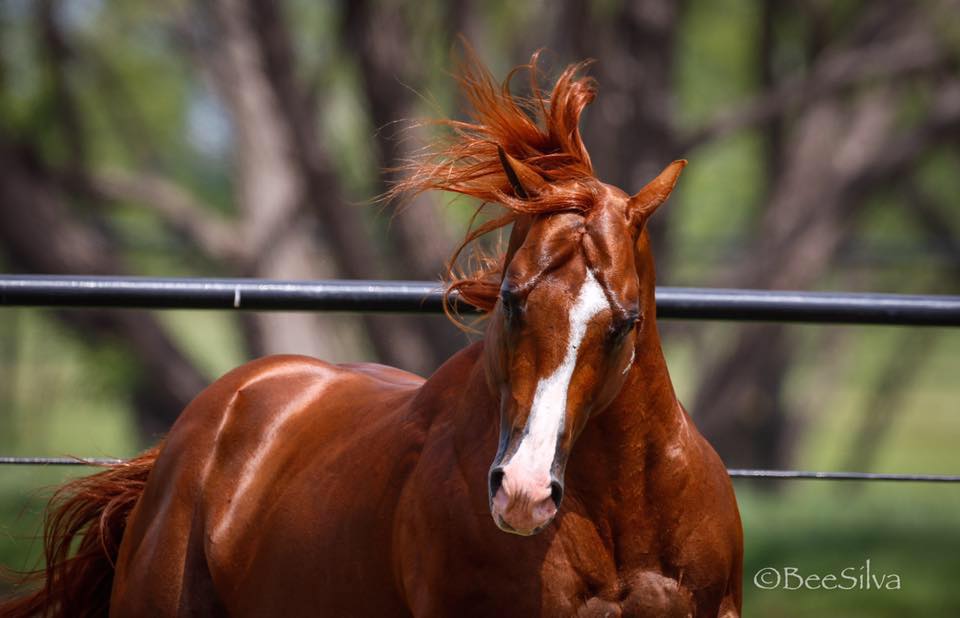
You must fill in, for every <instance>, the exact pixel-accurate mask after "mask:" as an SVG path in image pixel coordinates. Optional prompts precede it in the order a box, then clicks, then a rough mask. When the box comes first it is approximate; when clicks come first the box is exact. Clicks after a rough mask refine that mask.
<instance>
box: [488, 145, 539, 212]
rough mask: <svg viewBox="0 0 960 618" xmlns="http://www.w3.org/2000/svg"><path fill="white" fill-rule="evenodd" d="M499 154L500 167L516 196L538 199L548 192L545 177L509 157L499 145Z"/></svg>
mask: <svg viewBox="0 0 960 618" xmlns="http://www.w3.org/2000/svg"><path fill="white" fill-rule="evenodd" d="M497 154H498V155H499V156H500V165H502V166H503V172H504V173H505V174H506V175H507V180H508V181H509V182H510V186H511V187H512V188H513V193H514V195H516V196H517V197H519V198H520V199H523V200H525V199H528V198H531V197H536V196H538V195H540V194H541V193H543V192H544V191H545V190H546V188H547V181H546V180H544V179H543V176H541V175H540V174H538V173H536V172H535V171H533V170H532V169H530V168H529V167H528V166H526V165H524V164H523V163H521V162H520V161H517V160H516V159H514V158H513V157H511V156H510V155H508V154H507V152H506V151H505V150H504V149H503V146H500V145H499V144H498V145H497Z"/></svg>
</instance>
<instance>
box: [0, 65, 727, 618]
mask: <svg viewBox="0 0 960 618" xmlns="http://www.w3.org/2000/svg"><path fill="white" fill-rule="evenodd" d="M526 69H527V70H528V71H529V72H530V74H531V84H532V94H531V96H530V97H527V98H520V97H517V96H514V95H512V94H511V93H510V91H509V81H510V80H509V79H508V80H507V82H505V83H504V85H503V86H498V85H497V84H495V83H494V81H493V80H492V78H491V77H490V75H489V73H488V72H487V71H486V69H484V68H483V67H482V66H481V65H480V64H479V62H477V61H476V60H474V59H470V60H468V61H467V63H466V64H465V66H464V67H463V69H462V70H461V76H460V81H461V86H462V87H463V90H464V93H465V95H466V99H467V100H468V101H469V103H470V104H471V106H472V108H473V109H472V116H471V119H470V120H469V121H463V122H459V121H443V123H442V124H445V125H446V126H447V127H448V128H449V129H451V131H450V137H449V138H448V139H446V140H445V141H442V142H438V143H436V144H434V145H433V147H432V148H430V149H429V152H427V154H426V155H425V156H424V157H423V158H420V159H417V160H415V161H413V162H412V163H411V164H410V170H409V171H410V172H411V173H410V174H409V176H408V177H407V180H405V181H403V182H401V183H400V185H399V186H397V187H396V189H395V191H394V193H395V194H401V193H402V194H411V193H416V192H419V191H425V190H428V189H442V190H447V191H453V192H458V193H461V194H466V195H470V196H474V197H477V198H479V199H480V200H482V201H484V202H491V203H498V204H501V205H502V206H503V207H504V208H503V210H502V215H501V216H500V217H499V218H494V219H492V220H490V221H489V222H488V223H486V224H485V225H482V226H480V227H479V228H477V229H476V230H475V231H474V232H472V233H471V234H469V235H468V236H467V239H466V241H465V243H464V245H466V244H467V243H469V242H471V241H473V240H475V239H476V238H477V237H478V236H479V235H481V234H483V233H486V232H488V231H491V230H494V229H497V228H500V227H503V226H506V225H508V224H512V232H511V235H510V239H509V244H508V246H507V247H506V250H505V252H504V253H503V255H502V256H499V257H498V258H497V259H496V260H492V261H491V260H488V261H487V262H486V263H485V266H483V267H481V268H478V269H477V270H476V271H474V272H471V273H467V274H465V275H464V276H462V277H460V278H459V279H456V280H455V281H453V282H452V283H451V285H450V288H449V289H450V290H452V291H455V292H456V298H457V302H465V303H471V304H473V305H475V306H476V307H478V308H480V309H482V310H483V311H485V312H486V313H487V316H488V320H487V323H486V331H485V337H484V339H483V340H482V341H480V342H477V343H474V344H473V345H470V346H468V347H467V348H466V349H464V350H462V351H461V352H459V353H458V354H456V355H455V356H453V357H452V358H451V359H450V360H449V361H447V362H446V363H445V364H444V365H443V366H442V367H440V368H439V369H438V370H437V371H436V373H434V374H433V375H432V376H431V377H430V378H429V379H427V380H424V379H422V378H420V377H418V376H416V375H413V374H410V373H407V372H405V371H401V370H399V369H393V368H390V367H384V366H381V365H375V364H347V365H333V364H330V363H325V362H322V361H319V360H315V359H312V358H306V357H302V356H273V357H268V358H264V359H260V360H257V361H254V362H251V363H249V364H247V365H244V366H242V367H240V368H238V369H235V370H233V371H231V372H230V373H228V374H226V375H225V376H223V377H222V378H220V379H219V380H217V381H216V382H215V383H214V384H213V385H211V386H210V387H209V388H207V389H206V390H205V391H204V392H202V393H201V394H200V395H199V396H198V397H197V398H196V399H195V400H194V401H193V402H192V403H191V404H190V405H189V406H188V407H187V409H186V410H184V412H183V413H182V414H181V416H180V417H179V419H178V420H177V422H176V424H175V425H174V426H173V428H172V429H171V431H170V433H169V435H168V436H167V437H166V439H165V440H164V441H163V442H162V444H161V445H159V446H158V447H156V448H155V449H153V450H151V451H148V452H147V453H145V454H144V455H141V456H140V457H139V458H136V459H134V460H131V461H130V462H128V463H126V464H123V465H120V466H117V467H115V468H112V469H109V470H107V471H105V472H102V473H100V474H99V475H95V476H92V477H87V478H85V479H80V480H78V481H75V482H74V484H73V485H72V486H68V488H67V492H66V494H65V497H64V498H62V499H61V501H60V502H59V506H56V507H55V508H54V510H53V511H52V515H51V519H50V520H49V521H48V527H47V557H48V565H47V567H46V573H45V583H44V585H43V587H42V588H41V589H40V590H39V591H38V592H36V593H34V594H33V595H32V596H28V597H26V598H22V599H19V600H16V601H14V602H11V603H9V604H8V605H7V606H6V607H5V608H2V609H4V610H5V612H6V613H8V614H11V615H20V614H31V613H37V612H41V613H42V612H49V613H52V614H57V613H60V614H67V615H71V616H73V615H83V614H90V615H95V614H101V615H102V614H106V613H108V612H109V614H110V615H112V616H172V615H203V616H216V615H232V616H304V615H317V614H319V615H323V616H406V615H414V616H461V615H463V616H572V615H585V616H587V615H588V616H620V615H628V616H691V615H696V616H739V614H740V608H741V577H742V573H741V572H742V551H743V548H742V545H743V540H742V531H741V525H740V519H739V514H738V511H737V504H736V499H735V497H734V492H733V487H732V484H731V482H730V479H729V477H728V475H727V473H726V470H725V469H724V466H723V464H722V463H721V461H720V459H719V458H718V457H717V455H716V453H715V452H714V451H713V449H712V448H711V447H710V445H709V444H707V442H706V441H705V440H704V439H703V438H702V437H701V435H700V434H699V433H698V431H697V429H696V427H695V426H694V424H693V422H692V421H691V419H690V417H689V416H688V415H687V413H686V412H685V411H684V409H683V407H682V406H681V405H680V403H679V402H678V401H677V398H676V396H675V394H674V390H673V387H672V385H671V382H670V377H669V375H668V373H667V367H666V364H665V362H664V357H663V353H662V351H661V347H660V340H659V337H658V334H657V326H656V321H655V315H654V314H655V306H654V269H653V260H652V257H651V252H650V244H649V241H648V237H647V233H646V231H645V223H646V221H647V220H648V218H649V217H650V215H652V214H653V212H654V211H655V210H656V208H657V207H658V206H659V205H660V204H662V203H663V202H664V201H665V200H666V199H667V197H668V195H669V194H670V192H671V190H672V189H673V187H674V184H675V183H676V181H677V178H678V176H679V173H680V171H681V169H682V168H683V166H684V165H685V161H676V162H674V163H672V164H670V165H669V166H668V167H667V168H666V169H665V170H664V171H663V172H662V173H661V174H660V175H659V176H658V177H657V178H655V179H654V180H653V181H651V182H650V183H649V184H648V185H647V186H645V187H644V188H643V189H642V190H640V192H639V193H637V194H636V195H633V196H632V197H631V196H629V195H627V194H626V193H624V192H623V191H621V190H620V189H618V188H616V187H612V186H610V185H608V184H604V183H602V182H600V181H599V180H598V179H597V178H596V177H595V175H594V172H593V168H592V165H591V163H590V159H589V156H588V154H587V151H586V149H585V147H584V145H583V143H582V141H581V138H580V133H579V129H578V123H579V117H580V114H581V112H582V111H583V109H584V108H585V106H586V105H587V104H588V103H589V102H590V101H591V100H592V99H593V98H594V95H595V87H594V84H593V82H592V81H591V80H590V79H588V78H585V77H582V76H580V73H581V69H582V66H580V65H577V66H572V67H569V68H568V69H567V70H566V71H565V72H564V73H563V74H562V75H561V76H560V77H559V79H558V80H557V82H556V84H555V85H554V87H553V88H552V90H551V91H550V93H549V95H547V94H546V93H544V92H543V91H541V90H540V89H539V88H538V86H537V78H536V57H534V58H533V60H532V61H531V63H530V65H527V67H526ZM461 249H463V247H461ZM458 253H459V251H458ZM74 537H77V538H80V547H79V553H78V554H77V555H76V556H70V555H69V552H70V542H71V540H75V539H74Z"/></svg>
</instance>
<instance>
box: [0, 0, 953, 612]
mask: <svg viewBox="0 0 960 618" xmlns="http://www.w3.org/2000/svg"><path fill="white" fill-rule="evenodd" d="M458 33H463V34H464V35H465V36H466V37H467V38H468V39H469V40H470V41H471V43H472V44H473V46H474V47H475V48H476V50H477V52H478V54H479V56H480V57H481V58H483V59H484V61H485V62H486V63H488V65H489V66H490V67H491V69H492V70H493V72H494V74H495V75H497V76H498V77H501V76H504V75H505V74H506V72H507V71H508V70H509V68H510V67H512V66H514V65H516V64H520V63H523V62H525V61H527V60H528V59H529V57H530V54H531V53H532V52H533V51H535V50H536V49H538V48H541V47H545V48H547V50H548V52H547V53H546V56H545V59H546V62H547V64H548V65H549V67H551V68H552V69H553V70H554V73H556V72H558V71H559V69H561V68H562V67H563V66H564V65H565V64H566V63H569V62H573V61H577V60H581V59H584V58H594V59H595V60H596V63H595V64H594V65H593V66H592V67H591V74H592V75H594V76H595V77H596V78H597V80H598V81H599V84H600V94H599V97H598V99H597V101H596V102H595V103H594V105H593V106H591V107H590V108H589V109H588V110H587V112H586V115H585V119H584V127H583V130H584V134H585V140H586V142H587V146H588V148H589V149H590V152H591V154H592V157H593V160H594V164H595V167H596V169H597V171H598V175H599V176H600V178H601V179H602V180H604V181H607V182H610V183H612V184H615V185H618V186H620V187H622V188H623V189H625V190H626V191H628V192H634V191H636V190H638V189H639V188H640V187H641V186H643V184H644V183H645V182H646V181H647V180H649V179H650V178H651V177H652V176H653V175H654V174H655V173H656V172H658V171H659V170H660V169H661V168H662V167H663V166H664V165H665V164H666V163H667V162H669V161H670V160H671V159H673V158H677V157H685V158H688V159H689V160H690V165H689V167H688V168H687V170H686V171H685V172H684V175H683V178H682V180H681V182H680V185H679V189H678V191H677V192H676V193H675V195H674V198H673V199H672V200H671V203H670V204H669V205H668V206H667V207H666V208H663V209H661V210H660V211H659V212H658V214H657V216H656V217H655V219H654V220H653V221H652V222H651V228H652V233H653V234H654V239H655V243H656V247H655V249H656V255H657V264H658V276H659V279H658V281H659V283H660V284H661V285H681V286H683V285H686V286H724V287H750V288H764V289H803V290H845V291H871V292H897V293H935V294H957V293H960V139H958V137H960V3H958V2H956V1H926V2H907V1H899V2H892V1H876V2H868V1H860V2H857V1H854V0H849V1H846V2H828V1H825V0H824V1H821V0H795V1H773V0H766V1H765V0H722V1H717V2H694V1H691V0H688V1H686V2H675V1H673V0H638V1H625V0H603V1H597V2H588V1H586V0H570V1H567V2H548V1H546V0H542V1H539V2H499V1H497V2H479V1H476V0H427V1H424V2H402V1H399V0H396V1H392V0H383V1H379V2H371V1H364V0H358V1H349V2H348V1H345V0H344V1H340V2H333V1H329V0H328V1H314V0H290V1H286V2H270V1H266V0H263V1H257V0H204V1H201V0H197V1H190V0H180V1H177V2H172V3H164V5H163V6H161V3H156V2H152V1H149V0H123V1H120V0H114V1H111V0H63V1H52V0H0V271H2V272H8V273H51V274H98V275H155V276H231V277H233V276H244V277H269V278H288V279H299V278H304V279H313V278H402V279H432V280H437V279H438V277H439V275H440V273H441V271H442V269H443V264H444V262H445V260H446V259H447V257H448V256H449V254H450V252H451V251H452V249H453V248H454V247H455V245H456V243H457V241H458V239H459V238H460V237H461V236H462V234H463V233H464V231H465V229H466V224H467V219H468V216H469V214H470V212H471V210H472V209H470V208H465V207H459V208H458V207H457V206H456V205H453V206H449V207H448V206H446V203H447V201H448V197H449V196H443V195H430V196H424V197H422V198H420V199H418V200H416V201H415V203H413V204H411V206H410V207H409V208H407V209H406V210H405V211H403V212H402V213H400V214H399V215H397V216H394V215H395V213H394V212H393V211H391V210H388V209H385V208H384V207H383V206H382V205H371V204H370V200H371V198H373V197H375V196H377V195H378V194H380V193H382V192H383V191H384V190H385V189H386V188H387V187H388V186H389V181H390V179H391V174H390V173H389V172H383V171H381V170H384V169H387V168H390V167H393V166H396V165H398V164H399V163H401V162H402V161H403V159H404V158H405V157H406V156H408V155H409V154H410V152H411V149H412V148H415V147H416V139H415V138H416V137H417V135H416V134H414V135H413V136H412V137H413V139H401V137H402V136H401V135H399V133H400V127H401V124H400V123H398V121H401V120H403V119H415V118H422V117H429V116H436V115H438V114H445V115H452V116H453V117H460V116H462V115H463V112H462V109H461V107H460V106H461V101H460V99H459V98H458V95H457V93H456V92H455V90H454V88H453V81H452V79H451V77H450V72H451V71H452V69H453V67H454V60H453V58H454V57H455V56H456V52H455V50H456V47H457V42H456V35H457V34H458ZM517 88H518V89H519V90H520V91H521V92H522V89H523V80H517ZM414 133H416V132H414ZM408 137H410V136H409V135H408ZM661 330H662V331H663V335H664V344H665V349H666V352H667V355H668V360H669V362H670V366H671V370H672V373H673V377H674V382H675V384H676V388H677V390H678V392H679V394H680V395H681V399H682V400H683V401H684V402H685V403H686V405H687V407H688V408H689V409H690V410H691V411H692V414H693V416H694V418H695V419H696V421H697V424H698V425H699V426H700V427H701V429H702V430H703V431H704V432H705V433H706V434H707V435H708V437H709V438H710V440H711V441H712V442H713V444H714V445H715V446H716V448H717V449H718V450H719V451H720V453H721V455H722V456H723V458H724V460H725V461H726V463H727V464H728V465H729V466H731V467H760V468H786V467H797V468H803V469H821V470H867V471H883V472H926V473H957V472H960V455H958V454H957V443H958V437H960V384H958V382H960V380H958V378H960V331H957V330H949V329H933V328H931V329H923V328H898V327H882V326H871V327H866V326H864V327H849V326H843V327H840V326H796V325H752V326H743V325H738V324H733V323H706V322H696V323H694V322H661ZM466 343H467V338H466V335H464V334H463V333H461V332H460V331H458V330H457V329H455V328H453V327H452V326H450V325H449V324H448V322H447V321H446V320H445V319H444V318H443V317H442V316H421V317H416V316H370V315H347V314H324V315H318V314H301V313H270V314H268V313H261V314H256V313H248V314H243V315H237V314H230V313H225V312H208V313H205V312H188V311H182V312H180V311H168V312H148V311H130V310H126V311H106V310H97V311H92V310H86V311H79V310H74V311H52V310H34V309H2V310H0V450H2V453H3V454H10V455H62V454H75V455H82V456H119V457H124V456H129V455H132V454H134V453H136V452H137V451H138V450H139V449H141V448H143V447H145V446H146V445H148V444H151V443H153V442H155V441H156V440H157V439H158V437H160V436H161V435H162V434H163V432H164V431H165V430H166V428H168V427H169V425H170V423H171V422H172V420H173V419H174V418H175V417H176V415H177V414H178V413H179V411H180V410H181V409H182V408H183V406H184V405H185V404H186V403H187V402H188V401H189V400H190V399H191V398H192V397H193V396H194V395H195V394H196V393H197V392H198V391H199V390H201V389H202V388H203V387H204V385H206V384H208V383H209V382H210V381H212V380H213V379H215V378H216V377H217V376H218V375H220V374H221V373H223V372H225V371H226V370H228V369H230V368H232V367H235V366H236V365H238V364H240V363H242V362H244V361H246V360H248V359H251V358H254V357H257V356H261V355H263V354H269V353H276V352H302V353H306V354H311V355H316V356H320V357H323V358H325V359H329V360H335V361H347V360H378V361H380V362H384V363H388V364H392V365H397V366H400V367H403V368H406V369H409V370H412V371H416V372H419V373H422V374H428V373H429V372H430V371H432V370H433V369H434V368H435V367H437V366H438V365H439V364H440V363H441V362H442V361H443V360H444V359H445V358H446V357H447V356H449V355H450V354H451V353H452V352H454V351H455V350H457V349H459V348H460V347H462V346H463V345H465V344H466ZM86 472H89V470H85V469H81V468H76V469H69V470H62V469H60V470H52V469H37V468H25V467H18V468H14V467H3V468H0V563H2V564H3V565H5V566H8V567H13V568H23V567H25V566H30V565H33V564H35V563H36V560H37V559H38V555H39V553H38V549H39V544H38V543H37V541H36V540H35V538H34V537H35V535H36V533H37V530H38V525H39V524H38V522H39V519H38V514H39V512H40V510H41V508H42V504H43V502H44V499H45V497H46V495H47V490H48V489H49V487H50V486H52V485H55V484H56V483H59V482H61V481H62V480H63V479H65V478H67V477H69V476H71V475H77V474H83V473H86ZM737 492H738V497H739V500H740V504H741V509H742V512H743V519H744V527H745V533H746V549H747V564H746V572H745V609H746V613H747V615H759V616H805V615H816V616H822V615H846V616H899V615H903V614H904V613H908V614H913V615H924V616H940V615H942V616H956V615H960V613H958V612H960V587H957V586H956V577H957V575H958V574H960V487H957V486H953V485H940V486H935V485H916V484H914V485H905V484H889V483H887V484H883V483H874V484H871V485H869V486H867V485H863V484H847V483H842V484H837V483H820V482H795V483H791V484H784V485H774V484H770V483H769V482H767V483H765V484H759V483H753V484H751V483H745V482H741V481H738V482H737ZM866 559H870V560H871V568H872V569H873V570H874V571H875V572H877V571H879V572H886V573H897V574H899V576H900V578H901V580H902V589H901V590H899V591H876V590H871V591H834V592H823V591H820V592H809V591H806V592H801V591H763V590H760V589H758V588H756V587H755V586H754V585H753V583H752V579H753V574H754V573H755V572H756V571H757V569H759V568H761V567H764V566H774V567H779V568H782V567H785V566H795V567H798V568H799V569H800V571H801V572H804V573H820V574H825V573H829V572H834V573H837V572H839V570H840V569H842V568H844V567H851V566H852V567H855V568H857V567H860V566H861V565H863V564H864V561H865V560H866ZM2 586H3V584H0V593H2V591H3V589H2Z"/></svg>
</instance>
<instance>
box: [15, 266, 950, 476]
mask: <svg viewBox="0 0 960 618" xmlns="http://www.w3.org/2000/svg"><path fill="white" fill-rule="evenodd" d="M0 307H73V308H108V307H109V308H136V309H233V310H249V311H350V312H359V311H376V312H401V313H439V312H441V311H442V310H443V304H442V290H441V288H440V286H439V285H438V284H437V283H432V282H428V281H363V280H353V281H350V280H328V281H269V280H263V279H179V278H162V279H158V278H148V277H77V276H72V277H61V276H52V275H51V276H47V275H0ZM464 310H465V311H466V310H469V309H468V308H464ZM657 316H658V317H661V318H677V319H691V320H734V321H770V322H805V323H831V324H885V325H900V326H960V296H909V295H902V294H849V293H829V292H778V291H766V290H730V289H715V288H672V287H658V288H657ZM122 461H123V460H120V459H110V458H83V457H5V456H0V465H3V464H9V465H95V466H102V465H109V464H116V463H122ZM728 473H729V474H730V476H731V477H734V478H753V479H782V480H830V481H841V480H843V481H901V482H931V483H958V482H960V475H949V474H886V473H873V472H835V471H831V472H820V471H809V470H749V469H729V470H728Z"/></svg>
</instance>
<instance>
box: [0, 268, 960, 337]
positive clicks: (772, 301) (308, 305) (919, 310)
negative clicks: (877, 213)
mask: <svg viewBox="0 0 960 618" xmlns="http://www.w3.org/2000/svg"><path fill="white" fill-rule="evenodd" d="M0 306H6V307H77V308H93V307H100V308H103V307H120V308H140V309H235V310H249V311H373V312H400V313H439V312H441V311H442V310H443V305H442V291H441V289H440V286H439V285H438V284H437V283H431V282H428V281H365V280H327V281H270V280H263V279H178V278H163V279H156V278H147V277H76V276H73V277H61V276H52V275H51V276H48V275H0ZM464 310H465V311H468V310H469V308H464ZM657 315H658V316H659V317H661V318H677V319H689V320H734V321H771V322H806V323H835V324H889V325H904V326H907V325H909V326H960V296H912V295H902V294H851V293H833V292H789V291H783V292H781V291H767V290H734V289H720V288H676V287H658V288H657Z"/></svg>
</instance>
